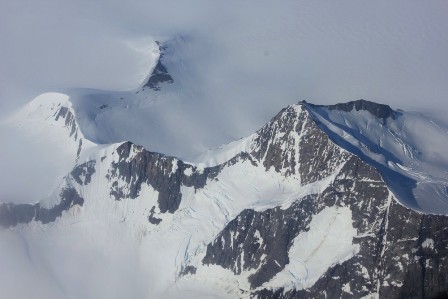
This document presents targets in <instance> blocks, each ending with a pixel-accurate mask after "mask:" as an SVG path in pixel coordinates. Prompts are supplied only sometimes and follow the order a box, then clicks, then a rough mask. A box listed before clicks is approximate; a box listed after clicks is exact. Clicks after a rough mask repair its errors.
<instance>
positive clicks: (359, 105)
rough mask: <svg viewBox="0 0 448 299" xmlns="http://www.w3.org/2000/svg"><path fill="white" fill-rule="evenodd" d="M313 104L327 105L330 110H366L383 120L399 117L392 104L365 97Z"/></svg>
mask: <svg viewBox="0 0 448 299" xmlns="http://www.w3.org/2000/svg"><path fill="white" fill-rule="evenodd" d="M311 106H316V107H326V108H328V109H330V110H340V111H345V112H350V111H353V110H355V111H361V110H364V111H368V112H370V113H371V114H372V115H374V116H376V117H378V118H379V119H382V120H386V119H387V118H389V117H390V118H392V119H395V118H396V117H397V112H396V111H394V110H393V109H392V108H391V107H390V106H388V105H384V104H378V103H375V102H370V101H366V100H363V99H360V100H357V101H351V102H347V103H339V104H335V105H328V106H323V105H311Z"/></svg>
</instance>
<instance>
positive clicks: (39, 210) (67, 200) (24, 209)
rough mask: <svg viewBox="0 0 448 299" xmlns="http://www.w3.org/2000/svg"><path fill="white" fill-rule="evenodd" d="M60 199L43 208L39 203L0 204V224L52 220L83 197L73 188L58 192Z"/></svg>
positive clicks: (81, 202)
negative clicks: (55, 203) (54, 203)
mask: <svg viewBox="0 0 448 299" xmlns="http://www.w3.org/2000/svg"><path fill="white" fill-rule="evenodd" d="M59 196H60V198H61V201H60V202H59V203H58V204H57V205H55V206H53V207H51V208H48V209H47V208H44V207H42V205H41V204H40V203H36V204H12V203H2V204H0V226H2V227H13V226H16V225H18V224H21V223H22V224H26V223H30V222H31V221H40V222H42V223H43V224H45V223H50V222H54V221H55V220H56V218H58V217H61V216H62V212H64V211H68V210H69V209H70V208H71V207H73V206H75V205H78V206H82V205H83V204H84V199H83V198H82V197H81V196H80V195H79V194H78V192H77V191H76V190H75V189H73V188H67V189H63V190H62V191H61V193H60V195H59Z"/></svg>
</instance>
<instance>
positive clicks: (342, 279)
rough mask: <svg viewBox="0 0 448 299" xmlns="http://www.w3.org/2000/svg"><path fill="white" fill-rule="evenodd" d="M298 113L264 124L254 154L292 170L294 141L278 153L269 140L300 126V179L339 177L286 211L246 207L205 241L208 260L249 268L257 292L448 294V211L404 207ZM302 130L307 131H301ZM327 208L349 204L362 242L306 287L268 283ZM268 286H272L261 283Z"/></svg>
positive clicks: (374, 173)
mask: <svg viewBox="0 0 448 299" xmlns="http://www.w3.org/2000/svg"><path fill="white" fill-rule="evenodd" d="M347 109H348V108H347ZM294 117H295V115H294V112H293V111H292V110H288V108H286V109H285V110H283V111H282V112H281V113H280V114H279V115H277V116H276V117H275V118H274V119H273V120H272V121H271V123H270V124H268V125H267V126H265V127H264V128H263V129H262V130H260V136H259V138H258V139H256V141H257V142H258V145H259V151H254V153H253V155H254V156H255V157H257V158H258V159H259V160H261V161H263V158H262V157H263V156H264V157H272V159H270V160H269V161H266V162H264V165H265V166H266V168H270V167H274V168H275V169H276V170H277V171H280V170H281V169H285V168H286V169H288V170H290V172H289V173H290V174H291V173H293V172H292V170H291V169H292V168H293V166H294V165H293V163H291V162H292V160H288V159H287V158H289V157H291V154H289V153H288V152H287V151H288V150H291V149H292V147H288V146H286V147H284V149H285V148H286V150H283V151H281V147H280V144H281V143H276V142H275V141H272V140H273V139H274V140H277V139H278V138H277V137H276V133H277V132H281V133H282V134H281V138H280V139H282V142H283V143H284V144H286V145H287V144H288V142H289V140H290V139H289V137H288V135H291V132H294V131H296V132H297V131H298V132H300V134H299V135H300V136H302V138H303V140H300V146H301V147H303V148H306V150H304V152H302V153H300V154H299V155H300V156H302V155H303V156H304V157H306V159H304V160H303V161H306V162H305V163H306V164H305V167H299V168H298V169H299V175H300V177H301V178H302V181H303V182H304V183H308V182H313V181H315V180H316V179H317V180H319V179H320V178H322V177H325V176H327V175H328V174H330V173H332V171H334V170H338V173H337V175H336V177H335V179H334V180H333V182H332V183H331V184H330V185H329V186H328V187H327V188H326V189H325V190H322V192H321V193H319V194H313V195H310V196H307V197H305V198H298V199H297V201H296V202H294V203H293V204H292V205H291V206H290V207H289V208H287V209H281V208H280V207H277V208H273V209H268V210H265V211H262V212H256V211H254V210H245V211H243V212H242V213H241V214H240V215H238V216H237V217H236V218H235V219H233V220H232V221H230V222H229V223H228V225H226V227H225V228H224V229H223V230H222V231H221V233H220V234H219V235H218V236H217V237H216V238H215V240H214V241H213V242H212V243H210V244H208V246H207V251H206V255H205V257H204V259H203V263H204V264H214V265H220V266H221V267H223V268H226V269H229V270H231V271H233V272H234V273H235V274H241V273H242V271H250V270H252V271H253V272H254V273H253V274H252V275H251V276H249V283H250V286H251V288H252V289H254V291H253V293H252V296H253V297H257V298H361V297H363V296H367V295H369V294H374V293H377V294H379V296H380V298H434V297H437V296H443V295H444V294H447V292H448V280H447V276H448V275H447V274H446V273H448V272H447V267H448V261H447V260H446V259H447V250H448V217H447V216H437V215H424V214H420V213H418V212H416V211H414V210H411V209H407V208H405V207H403V206H402V205H400V204H399V203H398V202H397V201H396V200H395V199H394V198H393V197H392V194H391V193H390V191H389V189H388V186H387V184H386V183H385V181H384V180H383V178H382V176H381V175H380V173H379V171H378V170H377V169H376V168H374V167H373V166H371V165H369V164H367V163H366V162H364V161H362V160H361V159H359V158H358V157H357V156H355V155H353V154H352V153H347V152H341V151H340V150H338V149H337V148H336V149H335V148H334V147H335V146H334V144H333V142H331V140H330V139H329V137H328V136H327V135H326V134H325V133H323V132H322V131H320V129H319V128H318V126H317V124H316V123H314V120H312V119H311V118H310V117H309V115H307V112H306V111H303V112H302V113H300V114H299V115H298V117H299V119H301V120H303V121H302V123H297V122H293V121H292V120H293V119H294ZM310 121H311V123H306V122H310ZM313 123H314V124H313ZM288 124H289V127H288ZM291 124H293V125H291ZM293 128H296V130H294V129H293ZM303 128H308V130H309V133H308V134H307V133H303ZM273 132H274V133H273ZM277 136H278V135H277ZM321 148H323V149H322V150H321ZM264 159H266V158H264ZM316 160H317V161H316ZM329 161H330V162H329ZM319 165H328V166H329V167H328V169H327V172H325V171H324V173H323V174H321V176H320V177H317V178H316V177H315V176H316V174H315V173H314V172H315V169H322V168H324V166H323V167H322V168H319ZM300 166H301V165H300ZM307 170H309V171H310V172H311V174H308V173H307ZM304 178H305V179H304ZM325 207H349V208H350V210H351V211H352V220H353V227H354V228H356V229H357V234H358V235H357V237H356V238H354V239H353V244H358V245H359V252H358V253H357V254H355V255H354V256H353V257H352V258H350V259H348V260H346V261H344V262H341V263H339V264H335V265H333V266H331V267H330V268H329V269H328V270H327V271H326V273H325V274H324V275H322V276H321V277H320V278H319V279H318V280H317V281H316V282H315V283H314V285H313V286H311V287H309V288H307V289H297V290H289V291H285V290H284V289H282V288H280V289H270V288H269V287H268V286H269V281H270V280H271V279H272V278H273V277H274V276H275V275H276V274H277V273H279V272H280V271H281V270H282V269H284V267H285V266H286V265H287V264H288V263H289V256H288V251H289V249H290V248H291V245H292V242H293V240H294V239H295V238H296V237H297V236H299V235H300V234H301V233H304V232H306V231H308V225H309V223H310V221H311V219H312V217H313V216H314V215H316V214H318V213H319V212H320V211H322V209H324V208H325ZM262 257H263V258H262ZM263 284H264V286H267V287H264V288H260V287H261V286H262V285H263ZM255 289H256V290H255Z"/></svg>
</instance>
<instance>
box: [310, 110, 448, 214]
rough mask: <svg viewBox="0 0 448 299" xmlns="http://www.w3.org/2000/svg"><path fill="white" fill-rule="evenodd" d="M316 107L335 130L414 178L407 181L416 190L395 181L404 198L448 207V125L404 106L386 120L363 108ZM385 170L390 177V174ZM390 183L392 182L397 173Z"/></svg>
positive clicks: (428, 208) (415, 204)
mask: <svg viewBox="0 0 448 299" xmlns="http://www.w3.org/2000/svg"><path fill="white" fill-rule="evenodd" d="M311 111H312V112H313V115H315V117H316V118H317V119H318V120H319V121H320V122H321V123H322V124H323V125H324V126H325V127H326V128H328V129H329V130H330V131H331V132H332V133H333V134H336V135H337V136H339V137H340V138H341V139H342V140H344V141H345V142H347V143H348V144H350V145H351V146H353V147H355V148H356V149H358V150H359V151H360V152H362V154H363V155H365V156H366V157H368V158H370V159H371V160H373V161H375V162H376V163H378V164H379V165H382V166H384V167H385V168H386V169H390V170H392V171H394V172H397V173H399V174H402V175H404V176H405V177H407V178H409V179H410V180H411V186H410V187H407V188H408V189H410V191H411V193H406V194H404V195H401V194H400V192H401V191H400V190H399V189H400V188H401V187H400V186H398V187H396V186H393V184H390V187H391V188H392V189H393V191H396V195H397V197H398V198H399V199H400V201H401V203H403V204H404V205H406V206H407V207H410V208H413V209H415V210H419V211H423V212H427V213H433V214H447V213H448V156H447V155H446V149H447V148H448V126H447V125H445V124H443V123H440V122H437V121H435V120H433V119H431V118H429V117H428V116H425V115H424V114H421V113H416V112H405V111H402V110H398V111H396V113H397V116H396V117H395V118H391V117H389V118H387V119H386V120H385V122H384V121H383V120H381V119H378V118H377V117H376V116H374V115H372V114H371V113H370V112H368V111H362V110H361V111H356V110H352V111H350V112H345V111H340V110H329V109H327V108H323V107H320V108H311ZM380 172H383V176H384V177H385V178H386V181H387V178H388V176H390V174H387V173H384V171H382V170H381V169H380ZM388 183H393V178H391V179H390V181H388ZM405 189H406V188H405ZM409 195H410V196H409ZM412 196H413V197H414V198H410V197H412Z"/></svg>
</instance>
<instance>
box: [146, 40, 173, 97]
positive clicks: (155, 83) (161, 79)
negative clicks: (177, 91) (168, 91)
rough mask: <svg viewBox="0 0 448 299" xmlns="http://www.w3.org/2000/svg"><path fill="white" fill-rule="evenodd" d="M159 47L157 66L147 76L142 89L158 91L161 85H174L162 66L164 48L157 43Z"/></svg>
mask: <svg viewBox="0 0 448 299" xmlns="http://www.w3.org/2000/svg"><path fill="white" fill-rule="evenodd" d="M156 43H157V45H158V46H159V51H160V56H159V60H158V61H157V64H156V66H155V68H154V70H153V71H152V73H151V75H150V76H149V79H148V82H146V84H145V85H144V86H143V87H149V88H151V89H153V90H160V84H161V83H174V80H173V78H172V77H171V75H170V74H169V73H168V70H167V68H166V66H165V65H164V64H163V58H164V55H165V51H166V48H165V47H164V46H162V45H161V44H160V43H159V42H157V41H156Z"/></svg>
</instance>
